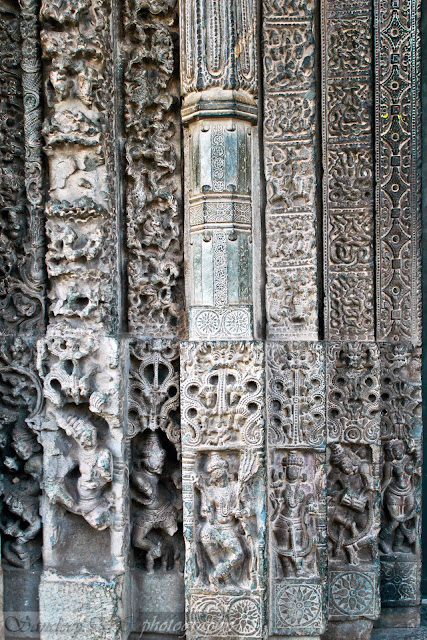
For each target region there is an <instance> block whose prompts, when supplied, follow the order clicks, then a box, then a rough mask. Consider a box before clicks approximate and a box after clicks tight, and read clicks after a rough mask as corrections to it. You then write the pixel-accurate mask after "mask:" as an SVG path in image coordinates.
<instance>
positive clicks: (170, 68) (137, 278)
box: [123, 0, 186, 337]
mask: <svg viewBox="0 0 427 640" xmlns="http://www.w3.org/2000/svg"><path fill="white" fill-rule="evenodd" d="M177 31H178V7H177V6H175V3H164V4H162V5H161V9H160V10H159V5H158V4H157V3H144V4H143V6H140V5H139V4H138V3H136V2H133V0H127V1H126V2H125V3H124V43H123V45H124V50H125V52H126V53H125V67H124V101H125V104H124V107H125V153H126V162H125V166H126V169H125V170H126V178H127V184H126V207H127V211H126V215H127V250H128V308H129V311H128V313H129V330H130V331H131V332H132V333H134V334H140V335H143V336H153V337H160V336H164V337H171V336H181V335H182V334H183V333H184V332H185V322H186V319H185V316H184V291H183V220H182V194H181V179H180V170H181V161H180V156H181V149H180V144H181V138H180V116H179V83H178V69H177V67H178V47H177V44H176V39H177Z"/></svg>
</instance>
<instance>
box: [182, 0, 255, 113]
mask: <svg viewBox="0 0 427 640" xmlns="http://www.w3.org/2000/svg"><path fill="white" fill-rule="evenodd" d="M180 38H181V69H180V70H181V91H182V93H183V95H184V96H188V95H189V94H191V93H195V92H203V91H204V92H208V93H207V96H206V97H207V101H208V104H209V105H210V108H211V109H212V108H215V107H214V103H215V99H216V98H219V101H221V96H218V94H216V93H215V91H211V92H209V90H210V89H215V88H220V89H223V90H226V91H228V92H229V96H228V97H229V99H230V101H231V100H232V99H234V98H235V97H237V99H239V97H240V96H241V95H242V94H243V93H246V94H249V96H250V97H252V98H253V97H256V95H257V55H256V53H257V51H256V47H257V37H256V3H255V2H254V1H253V0H242V1H239V2H237V1H235V0H232V1H231V2H230V1H229V0H219V1H218V2H216V1H215V0H185V1H184V2H182V4H181V19H180ZM233 93H234V95H233ZM199 95H200V94H199ZM196 99H198V98H196V96H195V97H194V100H196ZM242 102H243V103H244V102H246V103H248V102H249V101H248V97H246V98H245V99H244V100H242ZM186 103H188V100H187V101H186V102H185V103H184V106H186ZM245 106H246V109H247V108H248V106H249V105H248V104H246V105H245ZM245 106H244V105H242V108H245ZM255 114H256V111H255Z"/></svg>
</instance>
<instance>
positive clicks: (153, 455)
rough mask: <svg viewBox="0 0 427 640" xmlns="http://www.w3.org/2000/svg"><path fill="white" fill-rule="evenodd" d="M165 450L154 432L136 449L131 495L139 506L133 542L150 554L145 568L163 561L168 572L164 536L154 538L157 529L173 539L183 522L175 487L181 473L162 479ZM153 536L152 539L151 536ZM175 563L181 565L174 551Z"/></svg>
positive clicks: (135, 514) (133, 530)
mask: <svg viewBox="0 0 427 640" xmlns="http://www.w3.org/2000/svg"><path fill="white" fill-rule="evenodd" d="M165 457H166V451H165V450H164V448H163V447H162V445H161V443H160V440H159V437H158V435H157V433H156V432H155V431H152V432H150V433H149V434H148V436H147V437H146V439H145V440H144V441H143V442H142V444H141V445H139V446H136V447H135V450H134V462H133V468H132V471H131V474H130V481H131V495H132V499H133V500H134V502H135V503H136V505H137V506H136V509H135V512H134V515H133V529H132V543H133V545H134V546H135V547H138V548H139V549H143V550H144V551H146V552H147V555H146V568H147V571H148V572H150V573H151V572H152V571H153V570H154V562H155V560H156V559H157V558H161V563H162V568H163V569H166V563H167V550H165V549H164V546H163V541H162V538H161V537H158V536H156V535H154V534H153V533H152V532H153V530H155V529H157V530H158V529H160V530H161V531H164V532H165V533H166V534H168V535H169V536H171V537H172V536H173V535H174V534H175V533H176V532H177V530H178V522H180V520H181V519H182V516H181V510H180V508H179V504H178V497H177V494H176V493H175V492H174V488H177V489H178V488H179V486H180V479H179V474H178V473H175V474H172V478H171V480H172V482H171V483H168V482H167V480H166V479H165V478H163V477H162V473H163V467H164V462H165ZM150 534H151V536H150ZM175 553H176V555H175V558H174V560H175V564H176V565H178V561H179V557H178V549H177V548H176V549H175Z"/></svg>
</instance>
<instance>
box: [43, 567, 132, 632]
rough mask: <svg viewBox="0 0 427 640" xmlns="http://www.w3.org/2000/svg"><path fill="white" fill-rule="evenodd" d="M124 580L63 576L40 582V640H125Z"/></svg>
mask: <svg viewBox="0 0 427 640" xmlns="http://www.w3.org/2000/svg"><path fill="white" fill-rule="evenodd" d="M123 584H124V576H123V575H121V576H114V577H112V578H109V579H106V578H103V577H101V576H94V575H90V574H89V575H78V576H63V575H60V574H58V573H55V572H53V571H45V572H44V573H43V574H42V577H41V582H40V625H41V633H40V640H64V637H66V638H67V640H81V639H82V638H90V640H124V638H125V635H126V634H125V633H124V631H125V630H124V626H125V625H122V621H123V622H124V616H123V609H122V602H123Z"/></svg>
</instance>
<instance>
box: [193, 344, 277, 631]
mask: <svg viewBox="0 0 427 640" xmlns="http://www.w3.org/2000/svg"><path fill="white" fill-rule="evenodd" d="M263 360H264V359H263V349H262V344H260V343H257V342H238V343H237V342H229V343H225V342H216V343H213V342H212V343H202V344H200V345H199V344H197V343H191V342H190V343H183V344H182V347H181V363H182V364H181V366H182V369H181V379H182V386H181V393H182V423H183V431H182V433H183V436H182V451H183V507H184V536H185V542H186V567H185V573H186V593H187V598H188V602H189V607H188V614H187V615H188V618H187V629H188V633H189V634H190V637H192V638H202V637H204V638H206V637H215V638H222V637H224V638H227V637H250V638H260V637H262V633H263V631H262V630H263V617H262V615H263V614H262V611H263V597H264V576H263V562H264V560H263V550H264V547H265V539H264V536H265V522H264V517H265V516H264V514H265V507H264V471H263V467H264V463H263V433H264V418H263V406H262V397H263V390H264V382H263ZM243 369H244V370H245V373H246V375H242V370H243ZM223 425H227V428H224V426H223Z"/></svg>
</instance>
